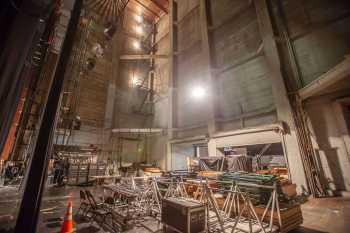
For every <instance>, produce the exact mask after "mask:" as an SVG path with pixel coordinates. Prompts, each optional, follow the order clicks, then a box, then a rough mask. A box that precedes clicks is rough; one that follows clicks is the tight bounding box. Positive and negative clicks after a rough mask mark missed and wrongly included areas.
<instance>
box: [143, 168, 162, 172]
mask: <svg viewBox="0 0 350 233" xmlns="http://www.w3.org/2000/svg"><path fill="white" fill-rule="evenodd" d="M144 171H145V172H150V173H161V172H162V170H160V168H159V167H146V168H144Z"/></svg>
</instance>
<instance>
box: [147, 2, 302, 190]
mask: <svg viewBox="0 0 350 233" xmlns="http://www.w3.org/2000/svg"><path fill="white" fill-rule="evenodd" d="M257 2H260V5H258V6H257V7H256V4H254V3H255V1H245V0H239V1H231V0H215V1H209V0H207V1H205V0H193V1H185V0H178V1H176V3H177V4H176V5H177V9H176V10H175V12H174V14H176V15H175V17H174V18H173V20H175V22H174V25H175V26H174V27H175V28H176V32H173V34H174V38H175V39H174V40H176V42H177V44H176V47H175V50H174V54H172V51H171V50H170V49H169V48H171V45H172V44H171V43H173V42H172V41H173V40H172V38H170V37H169V36H168V37H169V38H167V40H168V43H169V44H168V45H169V48H168V47H167V46H164V47H162V46H159V47H160V48H164V51H167V50H170V55H174V56H175V57H176V61H177V62H176V65H173V66H172V65H171V64H168V65H169V67H173V69H174V70H173V79H174V83H173V84H171V83H170V84H169V86H172V85H173V86H174V91H173V92H174V94H173V96H174V97H173V98H174V100H173V102H172V104H173V111H174V113H173V121H174V123H173V125H172V126H173V128H172V131H175V133H174V139H175V140H183V139H185V138H192V137H194V136H203V137H204V139H205V138H207V142H208V141H209V143H208V146H209V155H210V156H215V155H218V152H217V151H218V150H216V147H217V146H218V145H221V146H222V145H229V144H227V142H229V141H230V142H231V143H232V142H234V141H235V140H236V139H235V138H233V137H220V136H217V137H216V135H218V134H222V133H226V134H227V135H230V133H231V132H233V133H236V131H237V130H241V129H247V128H251V127H255V128H256V127H262V126H266V125H271V124H272V123H278V122H279V121H283V122H286V124H287V125H288V127H289V129H290V130H289V131H290V132H289V133H287V134H286V135H285V136H283V139H282V137H281V135H280V134H279V133H276V132H275V131H273V130H271V129H270V131H269V133H266V134H259V133H256V134H250V135H248V136H247V135H246V136H245V137H244V138H245V140H244V141H241V143H243V145H244V144H245V145H248V144H254V143H255V144H256V143H258V142H259V143H272V142H281V141H282V140H284V143H285V144H286V147H287V148H288V156H289V158H288V159H289V162H290V173H291V177H292V179H293V181H294V182H295V183H297V184H299V185H303V186H306V184H305V177H304V173H303V170H302V164H301V159H300V155H299V150H298V145H297V140H296V135H295V131H294V128H293V127H294V126H293V121H292V116H291V109H290V106H289V102H288V98H287V94H286V91H285V86H284V83H283V77H282V75H281V73H280V71H279V68H278V63H277V64H275V62H274V61H275V60H274V59H276V57H277V58H278V54H277V52H276V49H275V48H274V47H273V46H274V44H273V43H271V40H270V38H271V36H270V35H269V33H270V28H268V29H267V30H266V28H264V27H263V26H264V25H269V24H271V22H270V21H269V18H268V17H266V14H265V8H264V5H261V2H263V1H257ZM170 5H171V4H170ZM171 10H172V9H170V11H171ZM170 15H171V14H170ZM162 21H164V24H166V23H165V22H171V21H172V20H171V19H168V20H167V19H166V18H164V19H161V20H160V22H159V23H158V25H157V26H158V34H161V35H162V34H164V35H165V33H167V32H166V30H165V29H163V28H166V27H165V26H162ZM205 21H207V23H206V22H205ZM259 21H260V22H259ZM174 30H175V29H174ZM206 34H208V36H206ZM163 37H164V36H163ZM164 38H166V37H164ZM207 41H209V43H208V42H207ZM164 43H165V42H164ZM160 44H162V43H160ZM271 44H272V47H273V49H271V48H270V47H269V46H271ZM207 47H209V51H206V50H208V49H207ZM271 51H273V52H272V55H271ZM158 52H159V51H158ZM208 53H209V55H208ZM271 59H272V60H273V61H272V62H271ZM164 64H165V63H164ZM276 66H277V68H276ZM161 69H165V68H159V69H158V70H159V73H161ZM208 69H209V72H210V75H209V76H211V82H210V80H209V81H208V78H207V76H208V74H207V73H206V70H208ZM164 73H165V74H164V75H163V77H162V78H163V79H164V78H166V76H167V74H166V72H164ZM197 86H201V87H202V88H203V89H205V90H206V91H207V92H209V93H210V91H212V95H211V97H212V98H207V99H206V98H203V99H195V98H193V96H191V94H192V92H193V89H194V88H195V87H197ZM211 88H212V89H211ZM210 89H211V90H210ZM170 92H171V90H168V93H170ZM168 96H169V95H168ZM208 97H210V96H208ZM167 101H168V102H167V103H168V105H171V104H169V102H170V100H169V99H168V100H167ZM211 101H212V103H211ZM211 104H213V105H214V108H213V112H214V116H215V122H214V126H215V127H214V132H210V128H211V127H210V126H209V125H210V120H211V119H210V115H211V114H212V113H211V112H210V110H211V108H210V105H211ZM163 105H165V100H164V102H163ZM158 106H159V109H161V106H162V103H161V102H160V103H158ZM156 109H157V107H156ZM163 109H165V110H160V112H158V113H157V111H156V117H155V122H154V123H155V124H159V125H161V122H162V123H164V122H165V119H166V118H165V117H161V116H165V113H164V112H163V111H168V112H169V107H168V108H163ZM157 116H159V117H158V118H157ZM160 119H161V120H160ZM168 119H169V118H168ZM168 133H169V132H168ZM208 136H209V138H208ZM236 137H240V136H236ZM240 138H241V137H240ZM202 139H203V138H202ZM226 139H227V140H226ZM163 141H166V140H165V138H164V137H163V138H162V139H160V140H158V141H157V140H155V143H154V144H155V145H159V144H161V143H162V142H163ZM168 152H169V149H168ZM162 153H165V152H160V151H156V150H154V151H152V156H154V157H155V158H156V159H158V158H161V154H162ZM164 157H165V156H164V154H163V160H166V159H165V158H164ZM167 160H168V161H169V160H171V158H169V155H168V158H167ZM164 163H165V162H164V161H162V164H164ZM167 167H168V168H169V169H170V167H169V163H168V164H167Z"/></svg>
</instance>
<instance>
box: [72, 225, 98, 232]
mask: <svg viewBox="0 0 350 233" xmlns="http://www.w3.org/2000/svg"><path fill="white" fill-rule="evenodd" d="M99 231H100V228H98V227H94V226H88V227H84V228H81V229H79V230H77V231H76V233H95V232H99Z"/></svg>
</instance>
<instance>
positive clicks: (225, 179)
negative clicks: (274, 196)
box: [219, 172, 278, 204]
mask: <svg viewBox="0 0 350 233" xmlns="http://www.w3.org/2000/svg"><path fill="white" fill-rule="evenodd" d="M219 181H220V182H219V186H220V187H221V188H225V189H228V188H230V187H231V185H232V184H237V183H238V184H239V188H240V190H241V191H243V192H247V193H249V196H250V198H252V199H253V201H254V203H256V204H258V203H259V204H266V203H267V202H268V200H269V198H270V195H271V190H269V189H266V188H261V187H251V186H249V184H256V185H266V186H273V184H274V183H275V182H278V179H277V177H276V176H274V175H264V174H255V173H243V172H226V173H224V174H222V175H221V176H219ZM244 184H247V185H244Z"/></svg>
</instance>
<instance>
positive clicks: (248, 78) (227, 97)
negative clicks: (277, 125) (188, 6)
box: [210, 0, 277, 131]
mask: <svg viewBox="0 0 350 233" xmlns="http://www.w3.org/2000/svg"><path fill="white" fill-rule="evenodd" d="M210 5H211V19H212V26H211V27H210V30H211V32H212V39H213V41H212V49H213V57H214V65H215V80H216V83H217V94H218V100H217V102H218V106H219V111H218V112H217V117H218V118H217V119H218V122H219V130H220V131H227V130H233V129H240V128H244V127H252V126H257V125H262V124H268V123H273V122H275V121H277V116H276V111H275V109H276V107H275V104H274V100H273V94H272V87H271V80H270V79H269V74H268V73H269V71H268V67H267V64H266V60H265V56H264V53H263V42H262V38H261V36H260V31H259V25H258V21H257V15H256V11H255V7H254V4H252V3H251V1H229V0H218V1H210ZM229 9H230V10H229Z"/></svg>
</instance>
